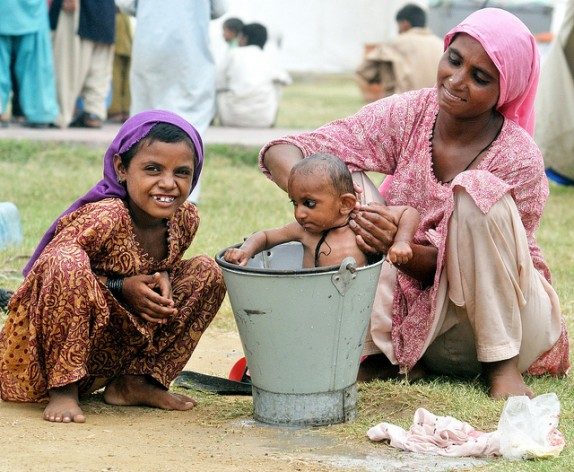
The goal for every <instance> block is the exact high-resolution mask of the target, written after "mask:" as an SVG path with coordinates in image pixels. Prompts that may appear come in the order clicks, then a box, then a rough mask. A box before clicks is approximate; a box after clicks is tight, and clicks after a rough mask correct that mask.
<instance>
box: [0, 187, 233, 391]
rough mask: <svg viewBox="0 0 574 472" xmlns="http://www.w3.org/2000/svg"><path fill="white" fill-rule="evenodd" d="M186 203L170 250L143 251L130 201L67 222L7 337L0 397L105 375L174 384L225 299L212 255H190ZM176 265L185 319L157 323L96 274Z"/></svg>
mask: <svg viewBox="0 0 574 472" xmlns="http://www.w3.org/2000/svg"><path fill="white" fill-rule="evenodd" d="M198 225H199V216H198V213H197V209H196V208H195V207H194V206H193V205H191V204H190V203H187V202H186V203H185V204H184V205H182V206H181V207H180V208H179V209H178V210H177V211H176V213H175V214H174V216H173V217H172V218H171V219H170V220H169V221H168V234H169V237H168V247H169V249H168V255H167V257H166V258H165V259H164V260H162V261H157V260H155V259H153V258H152V257H150V256H149V255H148V254H146V253H145V252H143V251H142V249H141V247H140V246H139V244H138V242H137V240H136V238H135V234H134V230H133V226H132V221H131V218H130V215H129V212H128V210H127V207H126V206H125V204H124V202H123V201H122V200H120V199H117V198H108V199H105V200H101V201H99V202H96V203H90V204H87V205H84V206H82V207H80V208H79V209H77V210H76V211H74V212H72V213H70V214H68V215H66V216H64V217H62V218H61V220H60V222H59V224H58V229H57V231H56V235H55V237H54V238H53V239H52V241H51V242H50V243H49V244H48V246H46V247H45V248H44V251H43V252H42V255H41V256H40V258H39V259H38V260H37V261H36V263H35V264H34V267H33V268H32V270H31V271H30V273H29V274H28V276H27V277H26V279H25V280H24V282H23V284H22V285H21V286H20V288H19V289H18V290H17V291H16V292H15V293H14V295H13V296H12V298H11V300H10V304H9V306H8V319H7V320H6V323H5V325H4V327H3V329H2V332H1V333H0V396H1V398H2V399H3V400H9V401H22V402H30V401H40V400H43V399H45V398H47V394H48V389H51V388H54V387H60V386H64V385H67V384H70V383H73V382H78V385H79V389H80V393H85V392H87V391H89V389H90V387H91V385H92V384H93V381H94V380H95V379H96V378H105V379H111V378H113V377H115V376H118V375H122V374H134V375H148V376H150V377H151V378H153V379H155V380H156V381H157V382H158V383H159V384H161V385H163V386H164V387H165V388H168V387H169V384H170V382H171V381H172V380H173V379H174V378H175V377H176V376H177V375H178V373H179V372H180V371H181V370H182V369H183V367H184V366H185V364H186V363H187V361H188V360H189V357H190V356H191V353H192V352H193V350H194V349H195V347H196V345H197V342H198V341H199V338H200V337H201V335H202V334H203V332H204V331H205V329H206V328H207V327H208V326H209V323H210V322H211V320H212V319H213V317H214V316H215V314H216V313H217V310H218V309H219V306H220V305H221V302H222V300H223V297H224V295H225V284H224V282H223V277H222V274H221V270H220V269H219V267H218V266H217V264H216V263H215V261H214V260H213V259H211V258H209V257H207V256H197V257H193V258H191V259H189V260H182V256H183V254H184V252H185V250H186V249H187V248H188V247H189V245H190V243H191V241H192V239H193V237H194V235H195V232H196V230H197V227H198ZM156 271H167V272H168V273H169V275H170V280H171V284H172V290H173V299H174V302H175V306H176V308H177V309H178V315H177V316H176V317H174V318H173V319H171V320H170V321H168V322H167V323H166V324H157V323H150V322H147V321H145V320H143V319H142V318H140V317H139V316H138V315H136V314H134V313H131V312H130V307H129V306H126V305H124V304H122V303H121V302H120V301H118V299H116V298H115V297H114V296H113V295H112V294H111V292H110V291H109V290H108V289H107V288H106V287H105V285H104V284H102V283H101V282H100V281H99V280H98V278H97V276H98V275H102V276H115V277H120V276H122V277H129V276H133V275H137V274H152V273H154V272H156Z"/></svg>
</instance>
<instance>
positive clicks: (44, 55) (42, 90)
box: [0, 0, 59, 123]
mask: <svg viewBox="0 0 574 472" xmlns="http://www.w3.org/2000/svg"><path fill="white" fill-rule="evenodd" d="M46 5H47V4H46V1H45V0H0V18H2V21H0V107H1V110H6V108H7V105H8V100H9V98H10V92H11V91H12V87H13V84H12V80H11V77H10V64H11V61H14V68H15V75H16V80H17V81H18V84H19V94H20V96H19V101H20V106H21V108H22V111H23V112H24V115H25V116H26V119H27V120H28V121H29V122H31V123H52V122H53V121H54V120H55V119H56V117H57V116H58V112H59V110H58V103H57V100H56V87H55V79H54V65H53V55H52V43H51V39H50V28H49V24H48V10H47V6H46ZM5 20H6V21H5ZM10 31H11V32H10Z"/></svg>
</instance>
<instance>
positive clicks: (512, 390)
mask: <svg viewBox="0 0 574 472" xmlns="http://www.w3.org/2000/svg"><path fill="white" fill-rule="evenodd" d="M482 367H483V372H484V375H485V377H486V382H487V384H488V394H489V395H490V396H491V397H492V398H493V399H495V400H501V399H502V400H504V399H506V398H508V397H512V396H515V395H526V396H527V397H529V398H532V397H533V396H534V392H533V391H532V390H530V388H529V387H528V385H526V384H525V383H524V379H523V378H522V374H521V373H520V371H519V370H518V356H516V357H513V358H512V359H506V360H504V361H498V362H484V363H483V364H482Z"/></svg>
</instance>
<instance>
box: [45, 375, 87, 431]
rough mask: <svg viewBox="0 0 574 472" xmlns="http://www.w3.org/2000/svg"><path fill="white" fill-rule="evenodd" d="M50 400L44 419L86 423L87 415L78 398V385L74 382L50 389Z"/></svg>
mask: <svg viewBox="0 0 574 472" xmlns="http://www.w3.org/2000/svg"><path fill="white" fill-rule="evenodd" d="M48 395H49V396H50V401H49V402H48V406H46V408H45V409H44V419H45V420H46V421H52V422H54V423H72V422H73V423H84V422H85V421H86V417H85V416H84V412H83V411H82V409H81V408H80V402H79V400H78V385H77V384H75V383H73V384H69V385H64V386H63V387H58V388H51V389H50V390H48Z"/></svg>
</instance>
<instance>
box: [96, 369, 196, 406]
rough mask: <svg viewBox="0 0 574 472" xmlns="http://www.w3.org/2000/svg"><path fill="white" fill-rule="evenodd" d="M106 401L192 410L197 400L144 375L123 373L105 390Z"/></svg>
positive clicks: (111, 403)
mask: <svg viewBox="0 0 574 472" xmlns="http://www.w3.org/2000/svg"><path fill="white" fill-rule="evenodd" d="M104 401H105V402H106V403H109V404H110V405H118V406H152V407H155V408H163V409H164V410H181V411H183V410H191V409H192V408H193V407H194V406H195V405H197V402H196V401H195V400H194V399H193V398H191V397H187V396H185V395H180V394H178V393H171V392H169V391H168V390H165V389H164V388H163V387H161V386H159V385H158V384H156V383H154V381H153V380H151V379H148V378H147V377H146V376H144V375H122V376H120V377H116V378H115V379H114V380H112V381H111V382H110V383H109V384H108V386H107V387H106V389H105V390H104Z"/></svg>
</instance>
